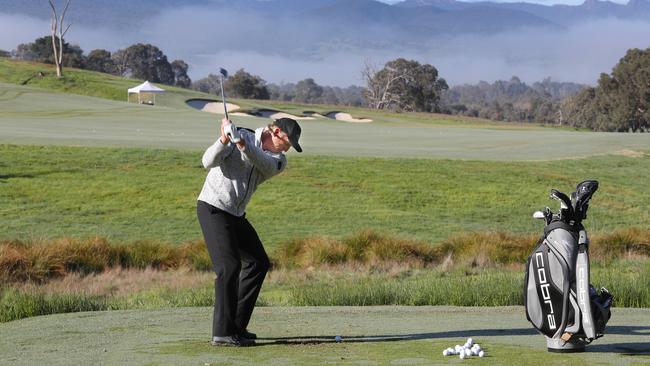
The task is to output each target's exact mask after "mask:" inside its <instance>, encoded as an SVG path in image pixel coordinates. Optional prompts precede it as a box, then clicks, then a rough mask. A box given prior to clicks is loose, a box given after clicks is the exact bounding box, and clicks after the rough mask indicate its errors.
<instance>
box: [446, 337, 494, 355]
mask: <svg viewBox="0 0 650 366" xmlns="http://www.w3.org/2000/svg"><path fill="white" fill-rule="evenodd" d="M442 355H443V356H452V355H458V357H459V358H460V359H461V360H464V359H466V358H470V357H472V356H478V357H485V351H483V350H482V349H481V346H480V345H479V344H478V343H474V340H473V339H472V338H467V342H465V344H464V345H462V346H461V345H460V344H457V345H456V346H455V347H454V348H451V347H449V348H447V349H446V350H444V351H442Z"/></svg>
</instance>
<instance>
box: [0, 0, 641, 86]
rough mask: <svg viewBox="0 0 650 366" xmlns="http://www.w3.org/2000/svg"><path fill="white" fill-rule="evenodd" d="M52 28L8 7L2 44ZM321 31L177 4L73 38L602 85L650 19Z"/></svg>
mask: <svg viewBox="0 0 650 366" xmlns="http://www.w3.org/2000/svg"><path fill="white" fill-rule="evenodd" d="M387 1H389V0H387ZM188 19H191V21H188ZM169 24H176V25H178V26H169ZM215 24H219V25H220V27H219V28H215ZM296 29H299V30H300V31H299V32H297V31H296ZM48 30H49V20H46V19H36V18H31V17H28V16H23V15H15V14H13V15H8V14H2V13H1V10H0V49H3V50H12V49H15V48H16V46H17V45H18V44H20V43H27V42H32V41H33V40H34V39H36V38H38V37H41V36H43V35H45V34H47V32H48ZM323 31H324V29H323V28H322V26H321V27H320V28H319V27H318V26H315V25H314V24H313V23H311V22H309V21H303V20H300V19H296V20H295V21H293V22H291V23H290V24H278V22H277V21H275V20H274V19H270V18H268V17H260V16H255V15H251V14H234V13H228V12H223V11H217V10H215V9H203V8H197V7H184V8H183V7H179V8H175V9H173V10H169V11H163V12H162V13H160V14H158V15H156V16H153V17H152V18H150V19H147V26H146V27H142V28H141V29H138V30H135V31H128V32H127V31H124V30H123V29H110V28H102V27H98V26H93V27H88V26H83V25H80V24H74V25H73V26H72V27H71V28H70V31H69V33H68V35H67V37H66V40H68V41H69V42H70V43H73V44H79V45H80V46H81V48H82V49H83V50H84V51H85V52H86V53H89V52H90V51H91V50H93V49H97V48H102V49H106V50H109V51H111V52H114V51H116V50H117V49H120V48H125V47H128V46H129V45H132V44H134V43H138V42H141V43H151V44H154V45H156V46H158V47H159V48H160V49H161V50H163V52H164V53H165V54H166V55H167V57H168V59H169V60H170V61H172V60H174V59H182V60H184V61H186V62H187V63H188V64H189V65H190V70H189V74H190V77H191V78H192V79H193V80H197V79H200V78H203V77H205V76H207V75H208V74H209V73H215V74H216V73H217V72H218V69H219V67H224V68H226V69H228V70H229V71H231V73H234V72H235V71H236V70H238V69H240V68H244V69H245V70H246V71H248V72H250V73H252V74H254V75H259V76H261V77H262V78H263V79H265V80H266V81H267V82H270V83H278V84H279V83H288V82H293V83H295V82H297V81H299V80H303V79H305V78H308V77H311V78H313V79H314V80H315V81H316V82H317V83H318V84H320V85H330V86H341V87H347V86H349V85H364V82H363V80H362V79H361V70H362V68H363V66H364V64H365V63H366V62H370V63H373V64H375V65H377V66H382V65H383V64H384V63H386V62H387V61H389V60H393V59H395V58H398V57H404V58H407V59H413V60H417V61H419V62H420V63H429V64H432V65H434V66H435V67H436V68H437V69H438V70H439V74H440V76H441V77H443V78H445V79H446V80H447V82H448V83H449V84H450V85H458V84H463V83H471V84H474V83H477V82H479V81H481V80H483V81H487V82H494V81H495V80H509V79H510V78H511V77H512V76H518V77H519V78H520V79H521V80H523V81H525V82H527V83H533V82H536V81H541V80H542V79H544V78H546V77H551V78H552V79H553V80H555V81H571V82H578V83H584V84H591V85H594V84H595V83H596V82H597V80H598V78H599V76H600V73H602V72H606V73H609V72H611V70H612V68H613V67H614V66H615V65H616V63H617V62H618V60H619V59H620V58H621V57H623V55H625V52H626V51H627V50H628V49H630V48H642V49H645V48H648V47H649V46H650V38H648V35H649V34H650V21H648V22H640V21H621V20H616V19H607V20H599V21H597V22H587V23H581V24H576V25H573V26H571V27H570V28H568V29H564V30H561V31H560V30H558V31H551V30H548V29H544V30H542V29H534V28H531V29H523V30H518V31H517V32H506V33H499V34H490V35H454V36H448V37H446V38H444V39H437V40H435V41H431V42H425V43H422V44H418V45H416V46H405V45H399V44H398V45H395V46H394V47H392V48H388V47H375V48H364V47H359V46H357V47H351V46H347V45H345V44H341V43H340V41H338V40H333V41H332V42H334V43H332V44H327V43H324V44H316V45H314V43H313V42H312V41H313V39H314V37H320V36H321V35H322V34H323ZM372 31H373V32H374V33H372V32H368V33H369V34H372V35H376V34H377V33H376V31H377V30H376V29H373V30H372ZM361 32H362V30H361V28H360V30H359V33H361ZM288 49H290V51H287V50H288Z"/></svg>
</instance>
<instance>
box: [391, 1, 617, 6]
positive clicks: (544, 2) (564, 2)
mask: <svg viewBox="0 0 650 366" xmlns="http://www.w3.org/2000/svg"><path fill="white" fill-rule="evenodd" d="M379 1H381V2H382V3H386V4H391V5H392V4H396V3H400V2H402V1H403V0H379ZM458 1H464V2H468V3H475V2H480V1H483V0H458ZM607 1H610V2H612V3H617V4H627V2H628V0H607ZM492 2H495V3H518V2H527V3H532V4H541V5H556V4H563V5H580V4H582V3H584V0H526V1H522V0H496V1H495V0H492Z"/></svg>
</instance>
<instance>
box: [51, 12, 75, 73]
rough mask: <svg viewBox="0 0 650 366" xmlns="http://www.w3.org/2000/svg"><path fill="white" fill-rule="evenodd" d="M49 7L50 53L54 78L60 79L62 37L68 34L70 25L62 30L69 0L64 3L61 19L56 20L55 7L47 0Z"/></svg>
mask: <svg viewBox="0 0 650 366" xmlns="http://www.w3.org/2000/svg"><path fill="white" fill-rule="evenodd" d="M49 3H50V7H51V8H52V17H51V19H50V27H51V33H52V51H53V52H54V64H55V65H56V77H58V78H60V77H61V76H63V65H62V63H63V37H64V36H65V34H66V33H68V29H70V26H71V25H72V24H68V26H67V27H65V30H63V27H64V20H65V13H66V12H67V11H68V6H70V0H68V1H66V3H65V7H64V8H63V12H62V13H61V17H60V18H57V14H56V6H54V2H53V1H52V0H49Z"/></svg>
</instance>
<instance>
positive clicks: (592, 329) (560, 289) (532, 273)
mask: <svg viewBox="0 0 650 366" xmlns="http://www.w3.org/2000/svg"><path fill="white" fill-rule="evenodd" d="M597 189H598V182H597V181H595V180H588V181H584V182H582V183H580V184H578V186H577V187H576V191H575V192H573V193H572V194H571V198H569V197H568V196H567V195H566V194H564V193H562V192H560V191H558V190H555V189H552V190H551V198H553V199H556V200H559V201H560V211H559V212H558V213H557V214H553V213H552V212H551V209H550V208H548V207H546V209H545V210H544V211H543V212H542V211H537V212H535V214H533V217H535V218H538V219H544V220H545V221H546V227H545V228H544V235H543V236H542V237H541V238H540V239H539V241H538V242H537V245H536V247H535V249H534V250H533V252H532V254H531V256H530V257H529V258H528V263H527V265H526V278H525V280H524V282H525V283H524V304H525V307H526V317H527V318H528V321H530V322H531V323H532V324H533V326H534V327H535V328H536V329H537V330H538V331H539V332H540V333H542V334H543V335H545V336H546V344H547V348H548V350H549V352H581V351H584V349H585V345H587V344H589V343H591V342H592V341H593V340H594V339H597V338H600V337H602V336H603V334H604V331H605V325H606V324H607V321H608V320H609V318H610V316H611V313H610V307H611V305H612V295H611V294H610V293H609V291H608V290H607V289H606V288H604V287H603V288H601V289H600V291H596V289H595V288H594V287H593V286H591V284H590V283H589V239H588V238H587V232H586V230H585V228H584V226H582V220H584V219H585V218H586V217H587V209H588V207H589V200H590V199H591V196H592V195H593V194H594V193H595V192H596V190H597Z"/></svg>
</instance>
